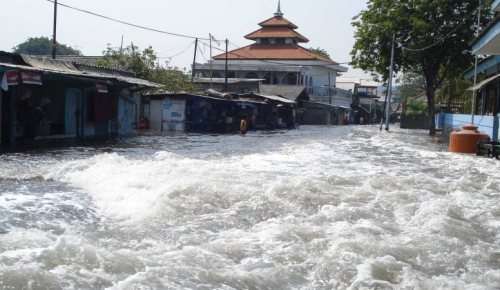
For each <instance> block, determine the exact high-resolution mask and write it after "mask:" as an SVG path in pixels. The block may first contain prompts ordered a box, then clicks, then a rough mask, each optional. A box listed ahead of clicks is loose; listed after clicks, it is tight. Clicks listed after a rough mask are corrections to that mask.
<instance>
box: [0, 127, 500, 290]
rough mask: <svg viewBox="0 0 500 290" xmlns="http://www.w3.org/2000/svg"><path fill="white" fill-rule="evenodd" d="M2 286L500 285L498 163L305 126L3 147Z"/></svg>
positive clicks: (399, 140) (363, 133) (356, 131)
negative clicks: (43, 147)
mask: <svg viewBox="0 0 500 290" xmlns="http://www.w3.org/2000/svg"><path fill="white" fill-rule="evenodd" d="M0 164H1V167H0V288H5V289H11V288H12V289H19V288H26V289H47V288H50V289H54V288H55V289H58V288H78V289H101V288H112V289H158V288H160V289H364V288H367V289H371V288H378V289H400V288H405V289H439V288H441V289H492V288H499V287H500V231H499V230H500V171H499V169H500V163H499V161H496V160H493V159H486V158H478V157H475V156H469V155H453V154H450V153H447V152H446V147H445V146H444V145H442V144H438V143H435V142H431V140H430V139H429V138H428V137H427V136H426V134H425V132H421V131H417V132H415V131H413V132H411V131H402V130H396V131H395V132H390V133H387V132H382V133H380V132H378V130H377V128H375V127H368V126H366V127H365V126H362V127H303V128H301V129H300V130H296V131H281V132H252V133H250V134H248V135H247V136H244V137H242V136H239V135H223V136H209V135H179V136H141V137H136V138H133V139H128V140H124V141H122V142H119V143H118V144H114V145H110V146H102V147H92V148H90V147H76V148H69V149H64V150H61V149H58V150H48V151H43V152H40V151H37V152H30V153H19V154H5V155H0Z"/></svg>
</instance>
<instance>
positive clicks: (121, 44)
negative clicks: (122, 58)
mask: <svg viewBox="0 0 500 290" xmlns="http://www.w3.org/2000/svg"><path fill="white" fill-rule="evenodd" d="M122 54H123V35H122V42H121V43H120V55H122Z"/></svg>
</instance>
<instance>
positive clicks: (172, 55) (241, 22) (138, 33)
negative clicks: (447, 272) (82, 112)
mask: <svg viewBox="0 0 500 290" xmlns="http://www.w3.org/2000/svg"><path fill="white" fill-rule="evenodd" d="M59 2H60V3H63V4H67V5H70V6H74V7H78V8H81V9H84V10H89V11H92V12H95V13H98V14H102V15H105V16H108V17H111V18H115V19H119V20H122V21H126V22H131V23H134V24H138V25H141V26H146V27H150V28H154V29H158V30H162V31H168V32H173V33H178V34H184V35H189V36H195V37H201V38H208V35H209V33H211V34H212V35H214V36H215V37H216V38H217V39H226V38H228V39H229V41H230V42H231V45H230V46H229V49H236V48H237V47H242V46H245V45H248V44H251V43H252V41H250V40H247V39H245V38H244V36H245V35H246V34H248V33H250V32H253V31H255V30H257V29H259V26H258V23H259V22H261V21H263V20H266V19H268V18H270V17H272V16H273V13H274V12H276V8H277V3H278V0H251V1H243V0H210V1H208V0H140V1H139V0H59ZM366 2H367V1H366V0H348V1H346V0H309V1H305V0H281V10H282V12H283V13H284V14H285V15H284V17H285V18H287V19H288V20H290V21H291V22H293V23H294V24H296V25H297V26H298V27H299V28H298V29H297V31H298V32H299V33H301V34H302V35H304V36H305V37H307V38H309V40H310V42H309V43H304V44H302V46H304V47H314V48H316V47H321V48H323V49H325V50H326V51H327V52H328V53H329V54H330V56H331V58H332V59H333V60H335V61H336V62H339V63H345V62H349V61H350V60H351V57H350V51H351V49H352V46H353V44H354V28H353V27H352V26H351V22H352V18H353V17H354V16H356V15H357V14H359V13H360V12H361V11H362V10H364V9H366V7H367V4H366ZM2 4H3V5H2V13H1V15H2V22H3V23H9V25H8V26H7V27H8V29H3V30H2V41H1V42H0V50H3V51H11V50H12V48H13V47H14V46H16V45H17V44H19V43H22V42H23V41H25V40H26V39H27V38H28V37H39V36H47V37H49V38H51V37H52V27H53V7H54V5H53V3H51V2H48V1H47V0H2ZM122 36H123V39H124V45H125V46H126V45H129V44H130V43H133V44H134V45H136V46H139V47H140V48H145V47H148V46H152V47H153V49H154V50H155V51H157V52H158V55H159V56H160V57H162V58H161V61H162V64H164V63H165V62H167V61H168V65H169V66H177V67H179V68H181V69H182V68H184V67H185V68H186V69H187V70H189V68H190V66H191V63H192V61H193V53H194V40H193V39H189V38H181V37H175V36H169V35H165V34H160V33H155V32H150V31H145V30H142V29H138V28H133V27H129V26H125V25H123V24H119V23H114V22H111V21H109V20H105V19H101V18H97V17H95V16H92V15H88V14H84V13H82V12H78V11H74V10H71V9H68V8H65V7H59V9H58V29H57V40H58V42H59V43H63V44H67V45H70V46H72V47H74V48H77V49H79V50H81V51H82V52H83V54H84V55H102V52H103V50H105V49H106V47H107V45H108V44H110V45H111V46H113V47H119V46H120V43H121V40H122ZM205 42H206V41H205ZM223 46H224V44H221V46H220V49H224V47H223ZM200 50H201V52H199V53H198V56H197V62H199V63H203V62H205V59H209V58H210V50H209V48H208V47H207V46H206V45H204V44H200ZM216 54H218V51H217V50H214V55H216ZM345 66H348V65H345ZM348 67H349V66H348ZM343 76H355V77H363V78H369V74H366V73H364V72H362V71H360V70H355V69H352V68H350V67H349V71H348V72H347V73H344V74H343Z"/></svg>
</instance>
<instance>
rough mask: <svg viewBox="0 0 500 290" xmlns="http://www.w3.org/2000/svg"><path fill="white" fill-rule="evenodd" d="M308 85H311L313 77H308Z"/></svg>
mask: <svg viewBox="0 0 500 290" xmlns="http://www.w3.org/2000/svg"><path fill="white" fill-rule="evenodd" d="M309 86H310V87H312V86H313V77H309Z"/></svg>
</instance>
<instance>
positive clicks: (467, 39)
mask: <svg viewBox="0 0 500 290" xmlns="http://www.w3.org/2000/svg"><path fill="white" fill-rule="evenodd" d="M477 8H478V1H477V0H433V1H429V0H414V1H400V0H369V2H368V9H367V10H364V11H362V12H361V13H360V14H359V15H358V16H356V17H355V18H354V19H353V23H352V24H353V26H354V27H355V28H356V33H355V44H354V47H353V49H352V51H351V56H352V58H353V61H352V64H353V65H354V66H355V67H357V68H361V69H363V70H365V71H372V72H375V73H376V74H378V75H379V76H381V77H382V79H383V80H384V81H385V80H387V79H388V67H389V63H390V54H391V53H390V50H391V39H392V35H393V33H394V35H395V40H396V48H395V66H394V69H395V73H398V72H415V73H418V74H420V75H422V77H423V78H424V80H425V91H426V94H427V101H428V113H429V134H430V135H434V134H435V132H436V128H435V118H434V115H435V112H436V110H435V95H436V90H437V89H438V88H439V87H440V86H441V85H442V84H443V82H444V81H445V80H446V79H448V78H452V77H456V76H458V75H460V74H461V73H462V72H463V71H464V70H465V69H466V68H467V67H469V66H470V65H471V64H472V55H471V54H470V53H465V54H464V52H466V51H468V50H469V49H470V43H471V42H472V41H473V40H474V37H475V31H476V30H477V27H476V17H475V16H476V13H477ZM483 10H484V13H483V19H482V21H481V23H482V25H484V24H486V23H487V22H488V19H489V18H490V17H491V13H490V12H489V10H488V5H485V6H483Z"/></svg>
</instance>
